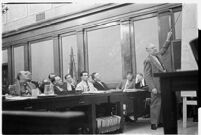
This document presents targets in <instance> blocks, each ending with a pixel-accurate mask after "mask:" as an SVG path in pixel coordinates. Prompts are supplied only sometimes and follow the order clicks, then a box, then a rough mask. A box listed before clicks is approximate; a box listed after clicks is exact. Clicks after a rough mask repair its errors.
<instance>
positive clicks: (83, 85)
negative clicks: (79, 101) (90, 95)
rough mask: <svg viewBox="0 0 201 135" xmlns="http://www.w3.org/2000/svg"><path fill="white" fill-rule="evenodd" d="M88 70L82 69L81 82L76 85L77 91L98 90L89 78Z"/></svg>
mask: <svg viewBox="0 0 201 135" xmlns="http://www.w3.org/2000/svg"><path fill="white" fill-rule="evenodd" d="M88 76H89V75H88V72H87V71H82V72H81V73H80V77H81V82H80V83H78V85H77V87H76V89H75V90H76V91H82V92H87V91H97V89H96V88H95V87H94V85H93V84H92V83H91V82H90V81H89V80H88Z"/></svg>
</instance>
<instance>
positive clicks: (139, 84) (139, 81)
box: [135, 73, 148, 90]
mask: <svg viewBox="0 0 201 135" xmlns="http://www.w3.org/2000/svg"><path fill="white" fill-rule="evenodd" d="M135 88H136V89H144V90H148V86H147V85H146V82H145V80H144V77H143V74H142V73H137V75H136V79H135Z"/></svg>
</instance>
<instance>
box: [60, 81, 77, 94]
mask: <svg viewBox="0 0 201 135" xmlns="http://www.w3.org/2000/svg"><path fill="white" fill-rule="evenodd" d="M63 88H64V90H66V91H68V92H75V86H74V85H71V88H72V90H68V87H67V82H64V83H63Z"/></svg>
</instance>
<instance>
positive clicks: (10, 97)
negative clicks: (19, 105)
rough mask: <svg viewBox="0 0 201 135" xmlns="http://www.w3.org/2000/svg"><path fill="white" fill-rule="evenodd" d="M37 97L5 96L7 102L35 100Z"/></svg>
mask: <svg viewBox="0 0 201 135" xmlns="http://www.w3.org/2000/svg"><path fill="white" fill-rule="evenodd" d="M35 98H37V97H31V96H30V97H22V96H5V99H6V100H26V99H35Z"/></svg>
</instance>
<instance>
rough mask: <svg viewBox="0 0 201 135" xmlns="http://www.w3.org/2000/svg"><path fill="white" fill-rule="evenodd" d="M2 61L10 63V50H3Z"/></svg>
mask: <svg viewBox="0 0 201 135" xmlns="http://www.w3.org/2000/svg"><path fill="white" fill-rule="evenodd" d="M2 63H8V50H2Z"/></svg>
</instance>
